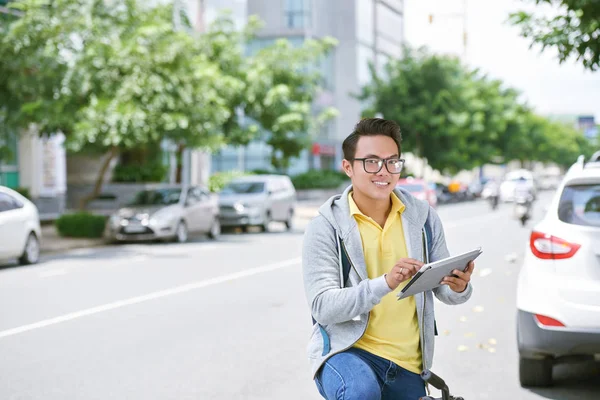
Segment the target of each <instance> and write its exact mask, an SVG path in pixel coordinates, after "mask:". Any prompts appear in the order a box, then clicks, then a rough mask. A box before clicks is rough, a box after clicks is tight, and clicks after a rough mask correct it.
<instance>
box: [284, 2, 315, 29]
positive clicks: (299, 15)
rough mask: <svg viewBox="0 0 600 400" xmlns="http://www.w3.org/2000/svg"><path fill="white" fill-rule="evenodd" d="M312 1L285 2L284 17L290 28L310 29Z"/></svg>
mask: <svg viewBox="0 0 600 400" xmlns="http://www.w3.org/2000/svg"><path fill="white" fill-rule="evenodd" d="M311 1H312V0H285V7H284V17H285V25H286V26H287V27H288V28H308V27H310V22H311V21H310V20H311V15H310V14H311V13H310V2H311Z"/></svg>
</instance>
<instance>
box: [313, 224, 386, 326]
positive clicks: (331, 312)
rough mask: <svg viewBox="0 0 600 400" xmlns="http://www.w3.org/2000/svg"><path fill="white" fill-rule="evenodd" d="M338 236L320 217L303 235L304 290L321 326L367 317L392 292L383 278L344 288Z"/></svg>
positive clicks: (314, 315) (314, 316)
mask: <svg viewBox="0 0 600 400" xmlns="http://www.w3.org/2000/svg"><path fill="white" fill-rule="evenodd" d="M335 235H336V232H335V230H334V228H333V226H331V224H330V223H329V222H328V221H327V220H326V219H325V218H324V217H323V216H321V215H319V216H318V217H316V218H315V219H313V220H312V221H311V223H310V224H309V225H308V227H307V229H306V231H305V233H304V243H303V249H302V274H303V278H304V289H305V292H306V298H307V300H308V304H309V306H310V309H311V314H312V316H313V318H314V319H315V320H316V321H317V322H318V323H320V324H322V325H329V324H335V323H340V322H345V321H350V320H351V319H353V318H355V317H357V316H359V315H361V314H365V313H367V312H369V311H371V309H372V308H373V307H374V306H375V305H377V304H379V302H380V301H381V299H382V297H383V296H385V295H386V294H388V293H390V292H391V291H392V290H391V289H390V288H389V286H388V285H387V282H386V281H385V277H383V276H380V277H378V278H375V279H365V280H363V281H362V282H360V283H359V284H358V286H353V287H348V288H341V286H342V285H341V278H340V275H341V274H340V268H341V267H340V261H339V260H340V259H339V256H338V245H337V240H336V236H335Z"/></svg>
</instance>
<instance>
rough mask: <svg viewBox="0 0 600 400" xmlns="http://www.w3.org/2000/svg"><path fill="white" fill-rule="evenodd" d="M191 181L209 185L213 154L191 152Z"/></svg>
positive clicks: (199, 21)
mask: <svg viewBox="0 0 600 400" xmlns="http://www.w3.org/2000/svg"><path fill="white" fill-rule="evenodd" d="M195 1H197V5H198V10H197V13H196V21H195V24H194V25H195V26H194V28H195V31H196V32H197V33H199V34H202V33H204V32H205V31H206V24H205V18H204V15H205V7H206V2H205V0H195ZM189 160H190V165H189V170H190V173H189V175H188V176H189V179H190V182H191V183H193V184H198V185H202V186H207V185H208V179H209V177H210V164H211V154H210V153H209V152H208V151H206V150H193V151H191V152H189Z"/></svg>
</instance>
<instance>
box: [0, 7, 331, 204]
mask: <svg viewBox="0 0 600 400" xmlns="http://www.w3.org/2000/svg"><path fill="white" fill-rule="evenodd" d="M10 7H11V10H13V11H14V15H7V14H3V15H2V16H1V17H2V18H0V33H2V37H0V59H2V63H1V64H0V114H1V115H4V116H5V117H6V118H5V125H6V127H7V128H8V129H11V130H12V131H14V132H20V131H24V130H26V129H27V128H28V127H29V126H31V124H34V125H35V127H36V128H37V131H38V132H40V133H42V134H45V133H54V132H58V131H60V132H63V133H64V134H65V136H66V145H67V147H68V149H69V150H72V151H83V150H97V151H102V152H106V153H107V157H106V158H105V163H104V166H103V168H102V169H101V171H100V174H99V176H98V180H97V185H96V189H95V190H94V193H93V194H92V196H91V198H93V195H97V194H98V191H99V190H100V186H101V183H102V181H103V174H104V172H105V171H106V170H107V167H108V165H109V163H110V160H111V159H112V158H113V157H115V156H116V155H117V154H119V152H120V151H122V150H123V149H131V148H136V147H140V146H144V145H146V144H149V143H157V142H159V141H162V140H164V139H168V140H169V141H170V142H171V143H174V144H177V145H178V147H179V148H184V147H190V148H204V149H209V150H210V149H217V148H219V147H221V146H223V145H225V144H247V143H248V142H250V141H251V140H253V139H256V138H257V137H258V136H259V135H261V134H263V133H264V132H269V143H270V144H271V145H272V146H273V148H274V150H275V154H277V155H278V157H276V158H275V159H274V161H275V162H276V163H277V164H278V165H279V166H282V165H283V166H285V165H286V164H287V163H288V162H289V159H290V158H291V157H294V156H297V155H298V154H299V152H300V151H301V150H302V149H303V148H304V147H305V146H306V141H305V137H304V136H303V135H302V134H303V133H306V132H310V131H311V127H312V124H313V121H318V120H320V119H321V118H319V117H323V116H330V115H331V110H325V112H324V113H322V115H321V116H317V118H315V115H314V112H313V110H312V109H311V104H312V101H313V99H314V97H315V96H316V94H317V93H318V86H319V85H318V84H319V79H320V78H319V74H318V73H317V72H316V71H315V70H314V68H311V66H312V65H314V64H315V63H316V62H317V61H318V59H319V58H320V57H322V56H324V55H325V54H326V52H327V51H329V50H330V49H331V48H332V46H333V45H334V42H333V41H332V40H330V39H323V40H308V41H306V43H305V44H304V46H303V48H302V49H294V48H291V47H290V45H289V44H288V43H287V41H280V42H277V43H275V44H274V45H272V46H271V47H269V48H265V49H263V50H261V51H260V52H258V53H257V54H255V55H251V56H247V55H246V54H245V46H246V44H248V43H249V41H250V40H251V39H252V38H253V35H254V34H255V32H256V30H257V29H258V28H259V27H260V24H259V23H258V21H256V20H254V19H253V20H251V21H250V23H249V24H248V26H247V27H246V29H244V30H242V31H239V32H238V31H237V30H235V28H234V25H233V22H232V20H231V18H230V17H228V16H222V17H220V18H219V19H218V20H217V21H216V22H215V23H214V24H213V25H211V26H210V27H209V29H208V32H206V33H205V34H202V35H197V34H194V32H193V29H191V25H190V24H189V22H188V21H186V20H185V18H184V19H183V25H184V26H183V28H184V29H177V30H176V29H174V26H173V7H172V5H171V4H158V5H156V4H155V5H149V4H147V2H143V1H141V0H16V1H14V2H12V3H10ZM186 28H187V29H186ZM240 115H245V116H246V117H245V118H241V117H240ZM88 200H89V199H88Z"/></svg>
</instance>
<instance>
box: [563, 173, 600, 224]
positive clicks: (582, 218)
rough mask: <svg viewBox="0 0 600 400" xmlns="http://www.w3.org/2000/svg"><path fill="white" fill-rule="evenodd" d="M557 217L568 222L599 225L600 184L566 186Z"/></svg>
mask: <svg viewBox="0 0 600 400" xmlns="http://www.w3.org/2000/svg"><path fill="white" fill-rule="evenodd" d="M558 218H559V219H560V220H561V221H563V222H566V223H568V224H574V225H583V226H598V227H600V184H594V185H574V186H566V187H565V189H564V190H563V192H562V195H561V197H560V203H559V205H558Z"/></svg>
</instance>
